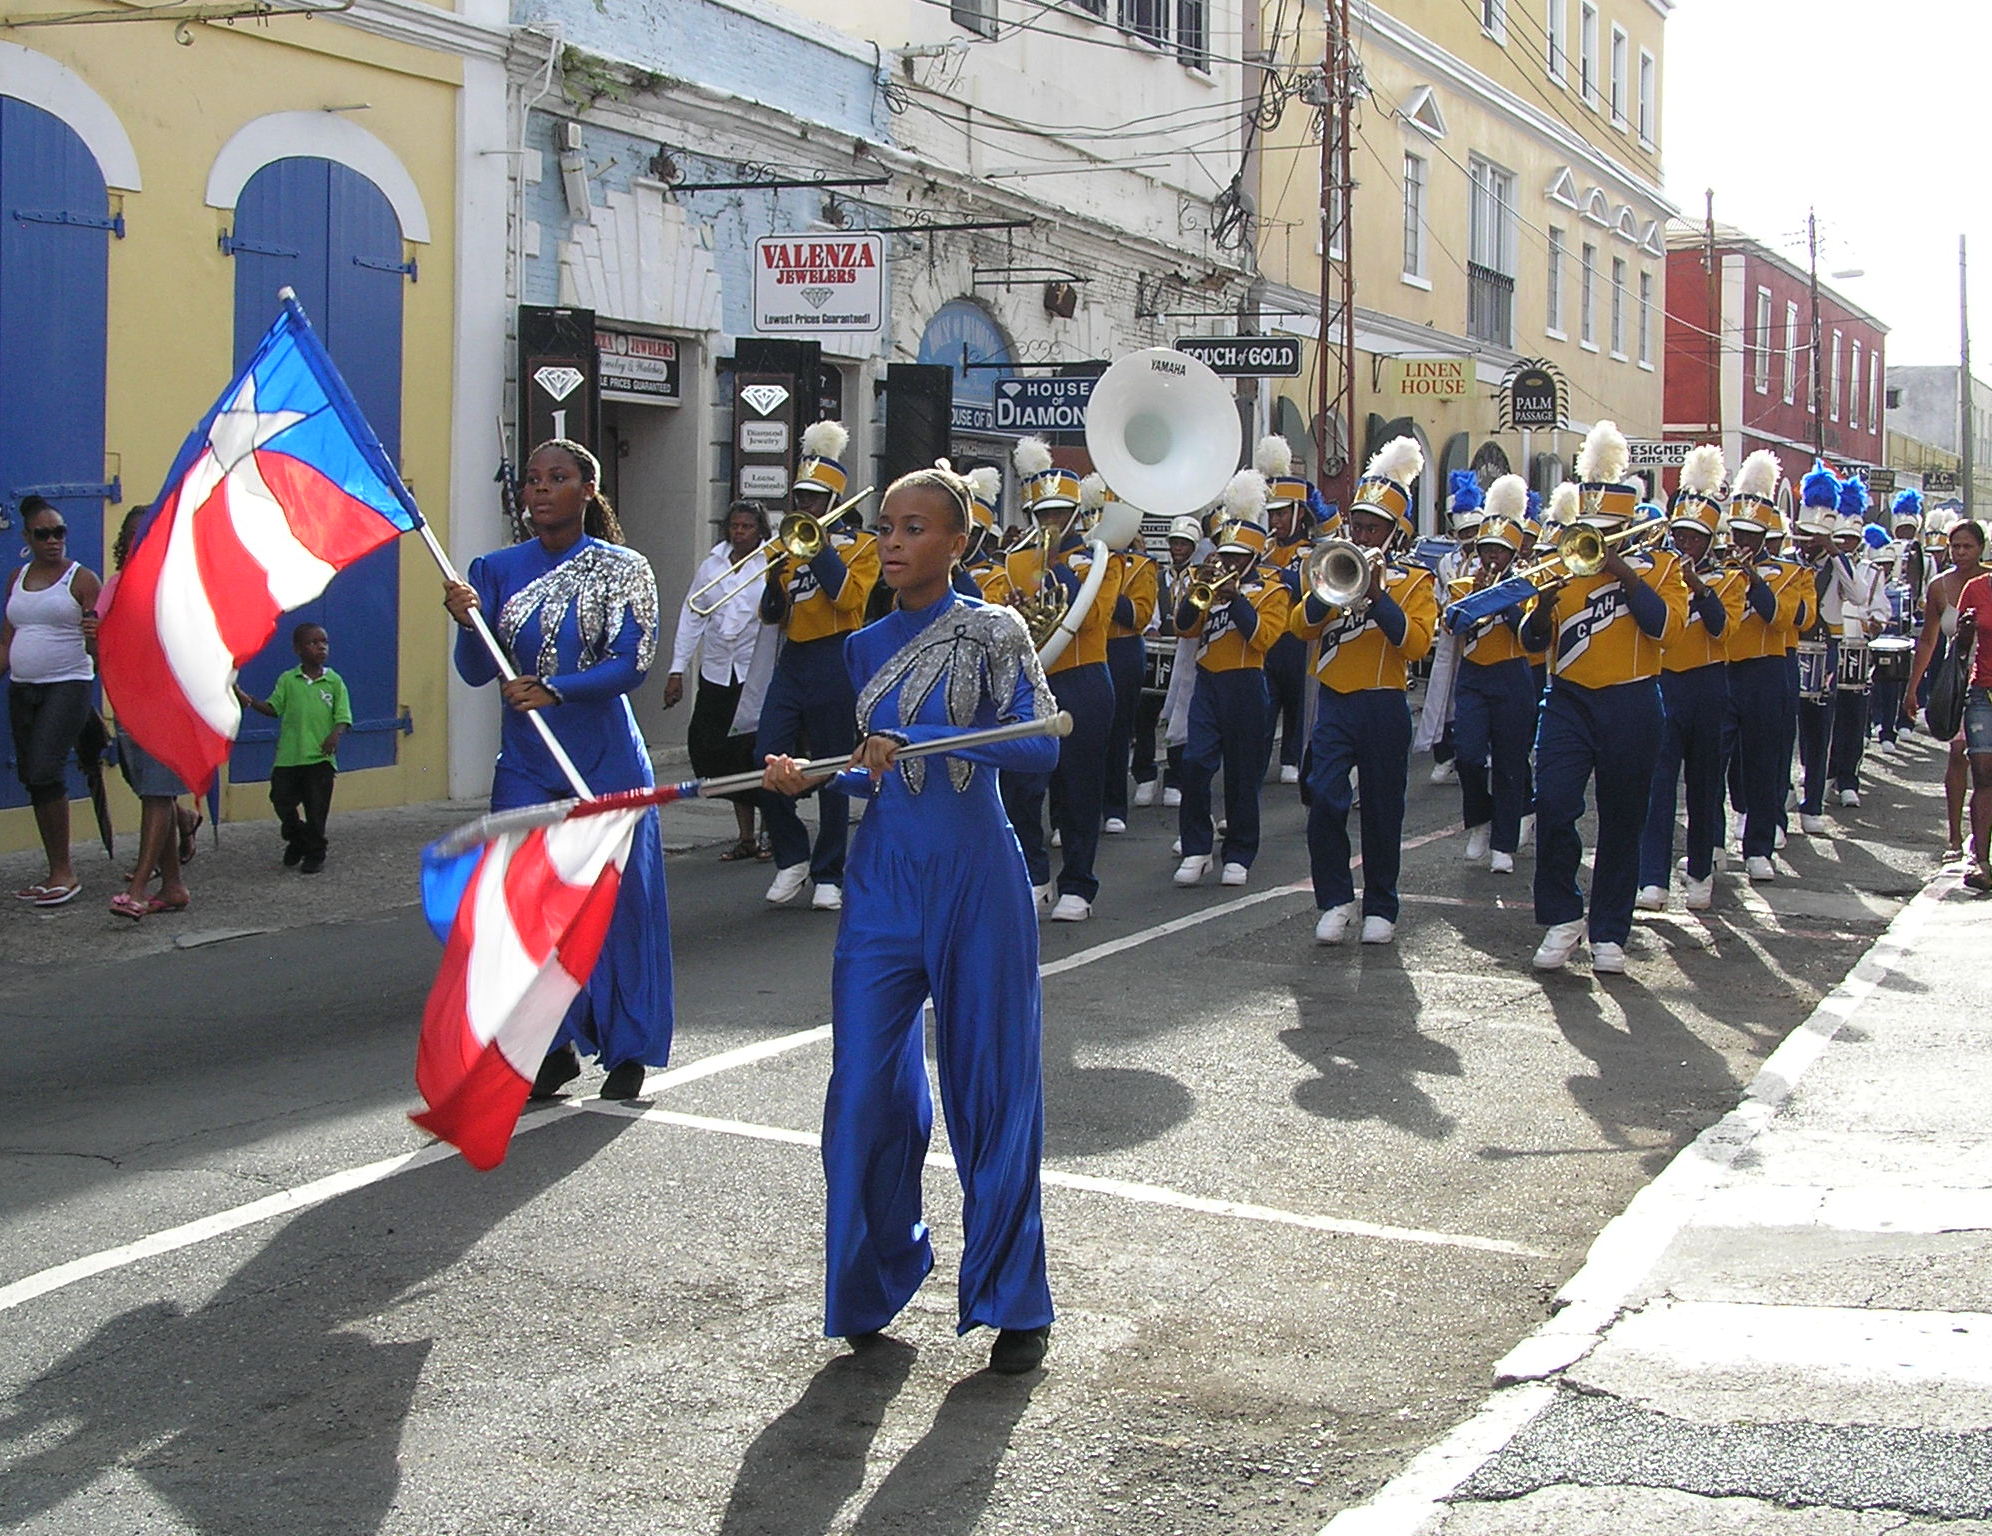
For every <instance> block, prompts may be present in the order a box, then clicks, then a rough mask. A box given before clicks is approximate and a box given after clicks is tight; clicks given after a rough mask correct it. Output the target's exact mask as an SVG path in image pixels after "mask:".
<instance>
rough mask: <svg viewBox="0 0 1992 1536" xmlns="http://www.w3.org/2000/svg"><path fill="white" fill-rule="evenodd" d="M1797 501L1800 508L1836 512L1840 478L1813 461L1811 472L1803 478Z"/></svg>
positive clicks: (1838, 500) (1838, 505) (1837, 509)
mask: <svg viewBox="0 0 1992 1536" xmlns="http://www.w3.org/2000/svg"><path fill="white" fill-rule="evenodd" d="M1799 501H1800V504H1801V505H1802V506H1807V507H1823V508H1825V509H1826V510H1827V511H1828V512H1838V511H1839V510H1840V477H1839V476H1838V475H1836V474H1834V473H1833V471H1832V470H1830V469H1828V468H1827V467H1826V466H1825V465H1824V464H1822V463H1820V462H1818V461H1817V460H1814V461H1813V465H1812V472H1811V473H1810V474H1808V475H1807V476H1806V477H1805V480H1804V483H1803V486H1802V488H1801V493H1800V497H1799Z"/></svg>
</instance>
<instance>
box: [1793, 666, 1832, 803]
mask: <svg viewBox="0 0 1992 1536" xmlns="http://www.w3.org/2000/svg"><path fill="white" fill-rule="evenodd" d="M1839 660H1840V642H1839V641H1838V640H1837V639H1833V638H1829V639H1828V640H1827V641H1826V669H1827V671H1828V672H1831V671H1833V670H1834V668H1835V667H1836V666H1837V665H1838V663H1839ZM1839 698H1840V690H1839V689H1837V688H1828V689H1827V690H1826V701H1825V702H1824V703H1823V704H1815V703H1813V702H1812V701H1811V700H1810V699H1800V700H1799V704H1798V765H1799V768H1800V770H1801V782H1800V785H1799V794H1798V809H1799V814H1800V815H1803V816H1819V815H1823V814H1824V813H1825V810H1826V780H1827V777H1828V775H1829V773H1830V772H1831V769H1832V753H1833V716H1834V715H1835V714H1837V713H1838V710H1837V709H1836V708H1835V706H1836V705H1837V704H1838V702H1839Z"/></svg>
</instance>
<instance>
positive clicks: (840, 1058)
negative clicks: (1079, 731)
mask: <svg viewBox="0 0 1992 1536" xmlns="http://www.w3.org/2000/svg"><path fill="white" fill-rule="evenodd" d="M846 655H847V658H848V661H849V666H850V677H851V681H852V683H853V685H854V686H856V687H857V689H858V690H859V696H858V727H859V731H860V733H861V734H865V733H870V732H885V733H891V734H897V735H901V736H904V737H905V738H906V739H907V740H908V741H915V742H917V741H930V740H935V739H939V738H943V737H947V736H953V735H959V734H961V733H962V732H963V731H966V730H975V729H982V728H985V727H988V726H991V725H996V724H999V723H1004V722H1008V721H1010V720H1017V719H1033V718H1041V717H1043V716H1046V715H1049V714H1051V713H1053V711H1054V709H1055V705H1054V703H1053V700H1052V694H1051V689H1050V687H1049V685H1048V684H1047V683H1046V681H1045V677H1044V672H1043V669H1042V668H1041V667H1040V666H1039V665H1038V660H1037V655H1036V653H1035V652H1034V651H1033V650H1032V648H1031V643H1030V637H1029V635H1028V634H1027V633H1026V632H1025V629H1024V626H1023V623H1022V621H1021V620H1019V619H1018V618H1017V616H1016V615H1015V614H1014V613H1013V612H1012V611H1011V610H1009V609H1007V608H1001V607H997V606H995V605H993V604H989V603H984V602H980V601H978V600H976V599H974V598H969V597H964V596H961V595H960V594H958V593H955V592H953V591H949V592H947V593H945V594H944V595H943V596H942V597H941V598H940V599H939V600H938V601H937V602H935V603H934V604H933V605H931V606H930V607H928V608H925V609H922V610H920V611H918V612H912V613H908V612H905V611H900V612H896V613H892V614H888V615H887V616H886V617H885V618H882V619H880V620H879V621H878V622H877V623H875V624H872V625H869V626H867V627H866V628H865V629H862V630H860V631H859V632H858V633H857V634H855V635H852V636H850V637H849V640H848V642H847V646H846ZM1057 756H1058V743H1057V742H1056V741H1055V740H1054V739H1052V738H1050V737H1035V738H1030V739H1026V740H1021V741H1012V742H1004V743H1001V744H998V745H996V746H990V747H983V748H978V749H976V750H974V751H971V752H968V753H964V754H963V755H962V756H960V757H954V756H943V757H929V758H925V759H921V760H917V761H914V762H910V763H906V764H904V765H902V766H899V767H896V768H894V769H893V770H892V771H890V772H888V773H887V774H886V775H885V776H884V777H883V779H882V780H881V781H880V783H879V785H878V786H877V788H876V790H874V788H873V786H872V783H871V780H870V778H869V777H868V776H867V775H865V774H863V773H844V774H840V775H838V777H837V779H836V780H835V781H834V782H833V784H832V786H831V788H832V789H834V790H838V791H842V792H844V793H847V794H859V795H867V796H870V797H871V798H872V800H873V804H872V808H871V810H870V812H869V813H868V814H867V815H866V816H865V817H864V819H863V820H862V821H860V822H859V824H858V829H857V832H856V834H855V835H854V837H853V839H852V846H851V857H850V863H849V866H848V869H847V875H848V880H847V883H846V887H845V890H846V897H845V902H844V910H843V916H842V920H841V923H840V926H839V928H838V932H837V950H836V958H835V961H834V963H833V968H832V980H831V1017H832V1019H833V1025H832V1041H833V1044H832V1060H831V1069H830V1089H829V1094H828V1098H827V1100H826V1102H825V1104H824V1108H823V1172H824V1177H825V1180H826V1182H827V1184H828V1186H829V1206H828V1223H827V1233H826V1241H825V1282H826V1284H825V1289H826V1306H825V1315H824V1332H825V1333H826V1334H828V1335H830V1336H832V1337H850V1336H853V1335H857V1334H863V1333H872V1332H876V1331H877V1330H879V1329H882V1328H884V1327H885V1326H886V1325H887V1324H888V1323H890V1322H891V1321H892V1319H893V1318H894V1317H896V1316H897V1315H898V1313H899V1311H900V1309H901V1308H903V1307H904V1306H905V1305H906V1303H907V1302H908V1301H909V1300H910V1299H911V1298H912V1295H913V1292H914V1291H915V1290H916V1289H918V1287H919V1285H920V1282H921V1280H922V1279H924V1278H925V1276H926V1274H927V1271H928V1270H930V1269H932V1268H933V1265H934V1253H933V1247H932V1244H931V1242H930V1241H929V1238H928V1232H927V1227H926V1223H925V1221H924V1219H923V1217H922V1213H921V1198H920V1175H921V1168H922V1165H923V1163H924V1161H925V1159H926V1155H927V1143H928V1137H929V1135H930V1133H931V1131H932V1128H933V1104H932V1102H931V1101H930V1099H929V1096H928V1092H927V1073H926V1064H925V1055H924V1051H923V1032H922V1029H921V1005H922V1003H923V1002H925V1000H926V999H927V998H929V997H931V998H932V999H933V1003H934V1034H935V1044H936V1048H937V1050H938V1051H939V1056H940V1060H939V1068H940V1084H941V1105H942V1108H943V1109H944V1110H945V1112H946V1114H947V1123H948V1137H949V1141H950V1143H951V1145H952V1146H953V1148H954V1157H955V1168H956V1171H957V1172H958V1174H959V1175H960V1178H961V1184H962V1193H963V1202H962V1225H963V1228H964V1233H963V1244H962V1256H961V1283H960V1315H959V1328H960V1331H961V1332H963V1333H966V1332H967V1331H968V1330H969V1329H971V1328H974V1327H976V1326H978V1325H979V1326H983V1327H989V1328H998V1329H1003V1328H1011V1329H1028V1328H1040V1327H1043V1326H1045V1325H1047V1324H1049V1323H1050V1322H1051V1320H1052V1310H1051V1288H1050V1284H1049V1281H1048V1280H1047V1278H1046V1274H1045V1252H1044V1227H1043V1222H1042V1219H1041V1217H1040V1213H1039V1206H1038V1164H1039V1161H1040V1158H1041V1156H1042V1152H1043V1144H1044V1091H1043V1073H1042V1069H1041V1063H1040V1048H1041V1034H1042V1029H1043V1014H1042V994H1041V992H1040V988H1039V982H1038V936H1037V912H1036V906H1035V903H1034V902H1033V900H1032V896H1031V887H1030V880H1029V877H1028V876H1027V875H1026V873H1025V871H1024V860H1023V854H1022V851H1021V850H1020V849H1019V847H1018V845H1017V838H1016V834H1015V833H1014V832H1013V831H1012V830H1011V828H1010V823H1009V820H1008V818H1007V817H1006V816H1005V815H1004V812H1003V806H1002V802H1001V801H1000V800H999V799H998V797H997V793H996V774H997V772H998V771H1000V772H1002V773H1004V774H1011V773H1019V772H1021V773H1030V774H1046V773H1049V772H1050V770H1051V768H1052V766H1053V764H1054V762H1055V761H1056V759H1057Z"/></svg>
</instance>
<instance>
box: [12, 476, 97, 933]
mask: <svg viewBox="0 0 1992 1536" xmlns="http://www.w3.org/2000/svg"><path fill="white" fill-rule="evenodd" d="M21 526H22V528H23V529H24V530H25V531H26V533H27V536H28V543H27V548H26V549H25V550H23V551H22V553H23V554H24V555H26V556H27V560H28V563H27V564H26V565H24V566H22V567H21V568H20V569H19V570H18V571H16V572H14V574H13V576H12V577H10V578H9V579H8V582H7V603H6V615H7V616H6V619H5V621H4V622H0V672H7V673H9V674H10V676H9V679H8V682H9V687H8V689H7V721H8V724H9V725H10V726H12V728H13V732H14V769H15V771H16V772H17V773H18V774H19V775H20V777H21V783H22V784H23V785H25V786H26V788H27V791H28V801H29V803H30V804H31V805H33V806H34V808H35V826H36V828H37V829H38V830H39V831H40V833H41V840H42V851H43V852H44V853H46V854H47V856H48V878H47V879H46V880H45V881H42V882H41V883H39V884H36V885H31V886H28V887H27V888H26V889H25V890H19V891H16V892H15V893H14V894H15V896H17V897H18V898H19V899H20V900H22V901H26V902H32V903H33V904H34V905H35V906H38V907H60V906H64V905H66V904H68V903H69V902H72V901H74V900H75V899H76V893H77V892H78V891H80V890H82V889H83V882H82V881H80V880H78V879H77V878H76V869H75V866H74V865H73V864H71V863H70V859H69V791H68V788H67V787H66V786H65V785H64V783H63V770H64V768H65V766H66V765H67V763H68V761H69V754H70V753H71V752H72V751H74V750H75V748H76V737H77V734H78V732H80V731H81V730H82V729H83V722H84V720H85V719H86V718H87V717H88V716H89V713H90V689H91V685H92V684H93V683H94V682H95V681H96V676H97V663H96V651H97V593H98V591H99V589H100V587H101V585H102V584H101V583H100V582H99V581H98V579H97V573H96V572H95V571H91V570H87V569H85V568H84V567H83V566H81V565H79V564H77V563H76V562H75V561H74V560H71V559H70V558H69V547H68V535H69V527H68V525H67V524H66V523H64V522H63V520H62V514H61V513H60V512H58V511H57V510H56V509H55V508H54V507H52V506H50V505H49V504H48V503H47V502H46V501H44V500H42V498H41V497H39V496H27V497H23V498H22V501H21Z"/></svg>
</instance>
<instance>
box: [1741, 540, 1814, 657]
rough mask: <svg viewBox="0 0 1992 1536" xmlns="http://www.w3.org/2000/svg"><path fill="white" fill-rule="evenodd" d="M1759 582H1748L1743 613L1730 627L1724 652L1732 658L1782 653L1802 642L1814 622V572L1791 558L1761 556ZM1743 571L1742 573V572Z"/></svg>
mask: <svg viewBox="0 0 1992 1536" xmlns="http://www.w3.org/2000/svg"><path fill="white" fill-rule="evenodd" d="M1756 571H1757V575H1758V576H1759V577H1760V578H1761V580H1760V581H1758V582H1754V583H1752V582H1747V581H1746V584H1745V589H1744V603H1743V615H1742V618H1741V620H1740V621H1739V622H1738V623H1736V624H1733V625H1731V626H1730V630H1729V633H1728V635H1727V636H1725V640H1726V642H1727V643H1726V644H1725V646H1724V651H1725V653H1726V654H1727V656H1728V658H1729V660H1731V661H1754V660H1756V659H1757V658H1758V657H1760V656H1782V655H1784V654H1785V652H1787V651H1789V650H1791V649H1792V648H1793V647H1795V646H1796V645H1797V644H1798V632H1799V630H1800V628H1801V627H1803V626H1804V625H1805V624H1806V623H1809V622H1810V619H1811V614H1812V603H1813V589H1812V575H1811V572H1809V571H1807V570H1806V569H1805V568H1804V567H1803V566H1801V565H1799V564H1797V563H1795V562H1794V561H1790V560H1775V559H1770V558H1764V559H1760V560H1759V561H1758V562H1757V566H1756ZM1739 574H1740V573H1739Z"/></svg>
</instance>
